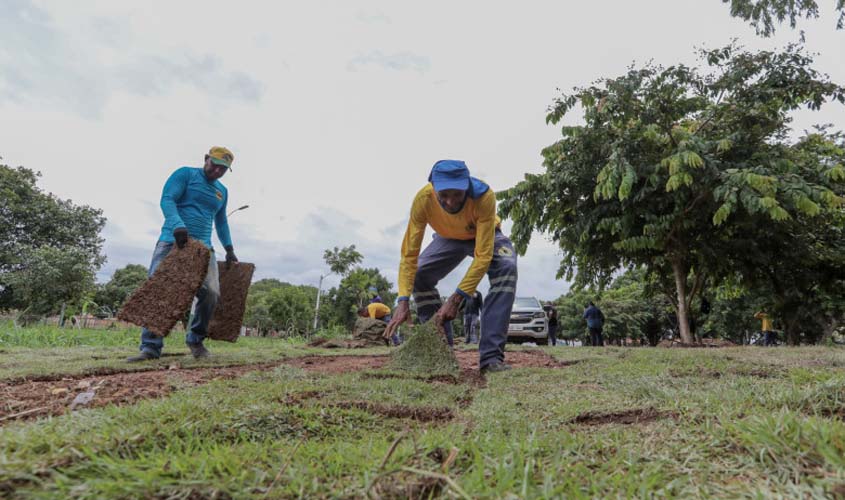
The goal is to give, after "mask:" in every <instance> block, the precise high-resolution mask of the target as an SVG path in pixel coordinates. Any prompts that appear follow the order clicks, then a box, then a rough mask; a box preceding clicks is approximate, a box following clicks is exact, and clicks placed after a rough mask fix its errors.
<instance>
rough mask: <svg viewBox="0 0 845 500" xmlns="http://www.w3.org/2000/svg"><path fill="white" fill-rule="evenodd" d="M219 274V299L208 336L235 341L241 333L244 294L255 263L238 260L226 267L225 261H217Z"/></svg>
mask: <svg viewBox="0 0 845 500" xmlns="http://www.w3.org/2000/svg"><path fill="white" fill-rule="evenodd" d="M217 272H218V273H219V276H220V300H219V301H218V302H217V308H216V309H215V310H214V316H212V317H211V323H209V325H208V338H210V339H213V340H225V341H227V342H235V341H237V340H238V337H239V336H240V335H241V325H242V324H243V319H244V311H245V310H246V295H247V292H249V284H250V283H251V282H252V274H253V273H254V272H255V264H250V263H248V262H238V263H237V264H233V265H232V266H230V267H229V269H226V263H225V262H218V263H217Z"/></svg>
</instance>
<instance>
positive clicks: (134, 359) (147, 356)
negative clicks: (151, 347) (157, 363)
mask: <svg viewBox="0 0 845 500" xmlns="http://www.w3.org/2000/svg"><path fill="white" fill-rule="evenodd" d="M151 359H158V356H156V355H155V354H153V353H151V352H147V351H141V352H140V353H139V354H136V355H135V356H129V357H128V358H126V362H127V363H140V362H141V361H149V360H151Z"/></svg>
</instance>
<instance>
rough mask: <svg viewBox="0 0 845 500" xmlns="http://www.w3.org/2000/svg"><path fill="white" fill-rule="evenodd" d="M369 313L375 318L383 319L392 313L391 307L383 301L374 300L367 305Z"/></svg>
mask: <svg viewBox="0 0 845 500" xmlns="http://www.w3.org/2000/svg"><path fill="white" fill-rule="evenodd" d="M367 314H369V315H370V317H371V318H373V319H381V318H383V317H385V316H387V315H388V314H390V308H389V307H388V306H386V305H385V304H382V303H381V302H373V303H372V304H370V305H368V306H367Z"/></svg>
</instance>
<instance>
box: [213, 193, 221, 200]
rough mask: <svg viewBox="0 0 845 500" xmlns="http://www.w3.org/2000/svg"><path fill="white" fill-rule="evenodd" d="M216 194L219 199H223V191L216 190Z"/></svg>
mask: <svg viewBox="0 0 845 500" xmlns="http://www.w3.org/2000/svg"><path fill="white" fill-rule="evenodd" d="M214 196H216V197H217V199H218V200H220V201H223V193H221V192H220V191H215V192H214Z"/></svg>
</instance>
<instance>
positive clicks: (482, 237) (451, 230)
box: [399, 183, 500, 298]
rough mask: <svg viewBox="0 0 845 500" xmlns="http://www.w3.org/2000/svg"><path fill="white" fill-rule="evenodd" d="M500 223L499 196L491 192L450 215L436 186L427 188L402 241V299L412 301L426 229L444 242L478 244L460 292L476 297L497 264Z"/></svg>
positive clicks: (420, 195) (416, 201)
mask: <svg viewBox="0 0 845 500" xmlns="http://www.w3.org/2000/svg"><path fill="white" fill-rule="evenodd" d="M499 223H500V220H499V217H498V216H497V215H496V195H495V194H494V193H493V190H492V189H488V190H487V191H486V192H485V193H484V194H482V195H481V196H479V197H478V198H476V199H473V198H471V197H467V200H466V202H465V203H464V207H463V208H462V209H461V211H460V212H458V213H456V214H450V213H449V212H447V211H446V210H444V209H443V207H441V206H440V202H439V201H437V193H436V192H435V191H434V186H432V185H431V183H428V184H426V186H425V187H423V188H422V189H420V190H419V192H417V195H416V196H415V197H414V202H413V204H412V205H411V217H410V219H409V220H408V228H407V229H406V230H405V238H404V240H402V259H401V261H400V262H399V296H400V298H401V297H409V296H410V295H411V291H412V289H413V287H414V277H415V276H416V274H417V259H418V257H419V255H420V247H421V245H422V241H423V237H424V236H425V228H426V226H431V228H432V229H434V231H435V232H437V234H438V235H440V236H441V237H443V238H450V239H454V240H472V239H474V240H475V252H474V255H473V261H472V265H471V266H470V267H469V269H468V270H467V272H466V274H465V275H464V278H463V280H461V283H460V284H459V285H458V290H459V291H461V292H463V293H465V294H467V295H472V294H474V293H475V288H476V287H477V286H478V283H479V282H481V279H482V278H483V277H484V274H485V273H487V268H489V267H490V262H491V261H492V260H493V243H494V240H495V237H496V227H498V226H499Z"/></svg>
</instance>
